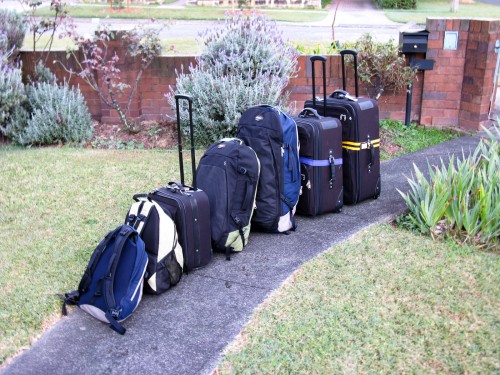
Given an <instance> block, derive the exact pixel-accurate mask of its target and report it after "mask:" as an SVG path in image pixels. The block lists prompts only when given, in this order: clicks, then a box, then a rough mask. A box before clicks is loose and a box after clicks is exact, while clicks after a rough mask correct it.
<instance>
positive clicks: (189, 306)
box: [0, 136, 478, 375]
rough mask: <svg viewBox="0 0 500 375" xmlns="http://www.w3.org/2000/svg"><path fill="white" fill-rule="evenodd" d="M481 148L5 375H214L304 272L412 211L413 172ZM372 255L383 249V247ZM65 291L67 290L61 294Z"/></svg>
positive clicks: (39, 345) (254, 245)
mask: <svg viewBox="0 0 500 375" xmlns="http://www.w3.org/2000/svg"><path fill="white" fill-rule="evenodd" d="M477 143H478V137H476V136H467V137H461V138H458V139H454V140H452V141H449V142H446V143H443V144H440V145H436V146H433V147H430V148H427V149H424V150H421V151H419V152H416V153H411V154H407V155H404V156H402V157H399V158H396V159H393V160H390V161H387V162H384V163H382V194H381V196H380V198H379V199H377V200H369V201H366V202H364V203H361V204H359V205H356V206H345V207H344V211H343V212H342V213H341V214H329V215H323V216H320V217H317V218H314V219H312V218H305V217H299V218H298V228H297V231H296V232H295V233H292V234H290V235H274V234H265V233H252V235H251V237H250V244H249V245H248V246H247V248H246V249H245V250H244V252H243V253H241V254H235V255H233V256H232V259H231V261H229V262H228V261H226V260H225V258H224V256H223V255H222V254H216V255H215V257H214V261H213V262H212V263H211V264H210V265H208V266H207V267H205V268H204V269H201V270H198V271H195V272H192V273H190V274H189V275H186V276H184V277H183V279H182V280H181V282H180V283H179V285H177V286H176V287H175V288H173V289H172V290H170V291H167V292H166V293H164V294H162V295H160V296H156V297H154V296H145V298H144V299H143V302H142V303H141V305H140V306H139V308H138V309H137V310H136V312H135V313H134V314H133V315H132V316H131V317H130V318H129V319H128V320H126V321H125V322H124V325H125V327H126V328H127V333H126V334H125V335H124V336H120V335H118V334H117V333H115V332H113V331H112V330H110V329H109V328H108V327H107V325H106V324H103V323H100V322H98V321H97V320H95V319H94V318H92V317H90V316H89V315H88V314H86V313H84V312H82V311H81V310H79V309H74V310H73V312H72V313H71V314H70V316H69V317H67V318H64V319H62V320H61V321H60V322H59V323H57V324H56V325H55V326H54V327H52V328H51V329H50V330H49V331H48V332H46V333H45V334H44V335H43V336H42V337H41V338H40V339H39V340H38V341H37V342H36V343H35V344H34V345H33V346H32V348H31V349H29V350H27V351H26V352H25V353H23V354H22V355H20V356H19V357H18V358H17V359H16V360H15V361H13V362H12V363H11V364H10V365H9V366H7V367H6V368H4V369H3V370H2V371H0V373H1V374H9V375H10V374H23V375H25V374H103V373H106V374H138V373H150V374H160V373H162V374H209V373H211V371H212V370H213V369H214V368H215V366H217V363H218V362H219V360H220V358H221V357H220V356H221V352H222V350H223V349H224V348H225V347H226V345H227V344H228V343H229V342H231V341H232V340H233V339H234V338H235V336H236V335H237V334H238V333H239V332H240V331H241V329H242V328H243V326H244V325H245V323H246V322H247V321H248V320H249V319H250V317H251V315H252V313H253V311H254V309H255V308H256V307H257V306H258V305H259V304H260V303H262V302H263V301H264V299H265V298H266V297H267V296H268V295H269V293H270V292H271V291H272V290H275V289H277V288H279V286H280V285H281V284H282V283H283V281H285V280H286V278H287V277H288V276H290V275H291V274H292V273H293V272H294V271H295V270H296V269H297V268H298V267H300V265H302V264H303V263H304V262H306V261H308V260H310V259H311V258H313V257H315V256H316V255H318V254H320V253H321V252H323V251H325V250H327V249H328V248H330V247H331V246H332V245H335V244H338V243H339V242H341V241H343V240H345V239H347V238H348V237H349V236H351V235H353V234H354V233H356V232H358V231H359V230H361V229H363V228H365V227H367V226H369V225H372V224H374V223H379V222H382V221H387V220H389V219H391V218H393V217H395V216H397V215H399V214H400V213H402V212H403V211H404V210H405V203H404V201H403V199H402V198H401V197H400V195H399V193H398V192H397V191H396V189H400V190H404V191H406V190H408V187H409V185H408V183H407V181H406V177H405V176H404V175H409V174H410V173H411V172H412V171H413V163H415V164H417V165H418V166H419V167H420V168H421V169H422V170H427V160H429V162H431V163H433V164H438V163H439V161H440V159H441V158H443V160H445V161H448V156H449V155H450V154H451V153H455V154H456V155H461V154H462V149H464V150H465V152H466V154H468V153H469V151H471V150H473V149H474V147H475V146H476V145H477ZM373 246H377V244H376V243H374V244H373ZM54 292H61V291H54Z"/></svg>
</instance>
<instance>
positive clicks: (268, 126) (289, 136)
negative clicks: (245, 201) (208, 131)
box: [238, 105, 301, 232]
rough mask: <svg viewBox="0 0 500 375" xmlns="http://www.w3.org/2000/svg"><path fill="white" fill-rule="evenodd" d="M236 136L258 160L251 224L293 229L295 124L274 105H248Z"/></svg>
mask: <svg viewBox="0 0 500 375" xmlns="http://www.w3.org/2000/svg"><path fill="white" fill-rule="evenodd" d="M238 138H240V139H242V140H243V141H244V142H245V143H246V144H247V145H248V146H250V147H251V148H252V149H253V150H254V151H255V152H256V153H257V156H258V158H259V160H260V166H261V170H260V178H259V184H258V188H257V197H256V201H255V206H256V208H255V212H254V215H253V217H252V224H254V225H255V227H256V228H259V229H261V230H264V231H268V232H287V231H289V230H295V227H296V226H295V220H294V214H295V207H296V206H297V202H298V200H299V195H300V188H301V184H300V162H299V140H298V133H297V124H296V123H295V121H294V120H293V119H292V118H291V117H290V116H288V115H287V114H285V113H283V112H282V111H280V110H279V109H278V108H275V107H271V106H267V105H261V106H256V107H252V108H249V109H248V110H246V111H245V112H244V113H243V114H242V115H241V119H240V121H239V123H238Z"/></svg>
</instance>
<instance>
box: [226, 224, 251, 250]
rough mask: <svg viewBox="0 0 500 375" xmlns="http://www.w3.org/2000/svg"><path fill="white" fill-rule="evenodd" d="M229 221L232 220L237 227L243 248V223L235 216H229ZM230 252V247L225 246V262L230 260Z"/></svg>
mask: <svg viewBox="0 0 500 375" xmlns="http://www.w3.org/2000/svg"><path fill="white" fill-rule="evenodd" d="M231 219H233V221H234V222H235V223H236V225H237V226H238V232H239V234H240V237H241V243H242V245H243V247H245V245H246V244H245V233H244V232H243V223H242V221H241V219H240V218H239V217H238V216H236V215H231ZM231 250H232V248H231V247H230V246H226V260H231Z"/></svg>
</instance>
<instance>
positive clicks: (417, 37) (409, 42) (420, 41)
mask: <svg viewBox="0 0 500 375" xmlns="http://www.w3.org/2000/svg"><path fill="white" fill-rule="evenodd" d="M428 40H429V32H428V31H427V30H422V31H415V32H402V33H400V34H399V45H400V46H401V52H403V53H426V52H427V42H428Z"/></svg>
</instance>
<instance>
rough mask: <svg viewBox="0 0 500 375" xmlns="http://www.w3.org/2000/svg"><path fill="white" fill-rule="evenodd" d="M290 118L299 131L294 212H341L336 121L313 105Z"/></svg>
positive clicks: (339, 130) (339, 141) (339, 135)
mask: <svg viewBox="0 0 500 375" xmlns="http://www.w3.org/2000/svg"><path fill="white" fill-rule="evenodd" d="M294 120H295V122H296V123H297V128H298V132H299V142H300V173H301V179H302V194H301V195H300V198H299V203H298V204H297V213H299V214H301V215H310V216H316V215H320V214H324V213H328V212H340V211H342V206H343V204H344V193H343V183H342V179H343V176H342V173H343V172H342V126H341V124H340V120H339V119H336V118H332V117H322V116H320V115H318V112H317V111H316V110H315V109H313V108H305V109H304V110H302V112H300V114H299V115H298V116H296V117H294Z"/></svg>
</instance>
